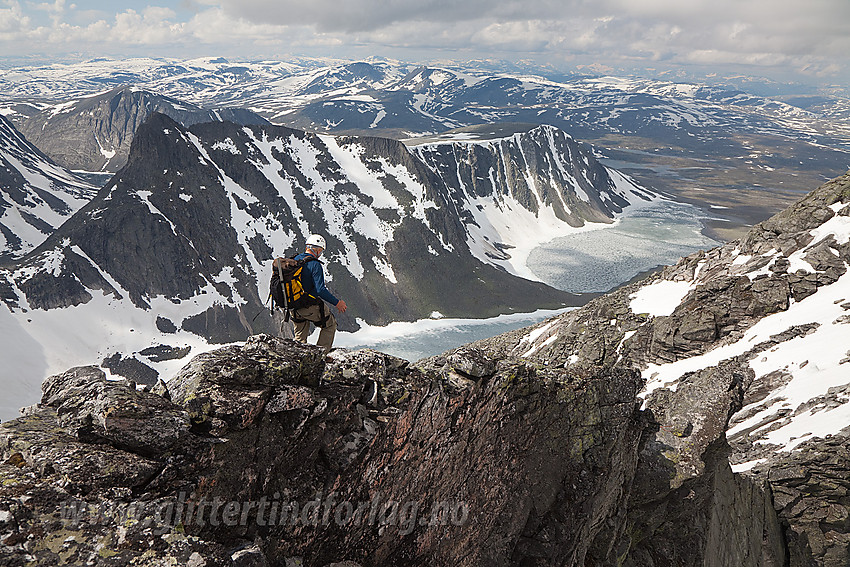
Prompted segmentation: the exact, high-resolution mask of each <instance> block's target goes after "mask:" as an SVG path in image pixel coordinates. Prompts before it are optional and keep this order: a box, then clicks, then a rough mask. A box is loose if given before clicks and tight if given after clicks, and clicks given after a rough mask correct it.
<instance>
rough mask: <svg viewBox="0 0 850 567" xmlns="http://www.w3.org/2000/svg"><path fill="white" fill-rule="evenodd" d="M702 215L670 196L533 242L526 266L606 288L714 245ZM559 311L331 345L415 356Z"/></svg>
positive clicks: (393, 329)
mask: <svg viewBox="0 0 850 567" xmlns="http://www.w3.org/2000/svg"><path fill="white" fill-rule="evenodd" d="M704 218H706V215H705V214H704V213H703V212H702V211H700V210H699V209H697V208H696V207H693V206H691V205H686V204H682V203H675V202H672V201H656V202H653V203H648V204H644V205H641V206H639V207H637V208H634V209H632V210H631V211H629V212H628V214H626V215H625V216H623V217H622V218H621V219H620V220H619V222H618V223H617V224H616V225H614V226H611V227H607V228H604V229H602V230H594V231H588V232H579V233H576V234H573V235H570V236H565V237H561V238H557V239H555V240H553V241H551V242H549V243H547V244H544V245H543V246H541V247H539V248H536V249H535V250H533V251H532V252H531V255H530V256H529V258H528V267H529V268H530V269H531V271H532V272H533V273H534V274H535V275H536V276H537V277H538V278H540V280H542V281H544V282H546V283H548V284H549V285H551V286H553V287H556V288H558V289H562V290H564V291H569V292H573V293H583V292H598V291H608V290H610V289H612V288H614V287H616V286H618V285H620V284H622V283H624V282H627V281H629V280H630V279H632V278H633V277H635V276H636V275H638V274H640V273H642V272H645V271H647V270H651V269H653V268H655V267H657V266H661V265H667V264H672V263H675V262H676V261H677V260H678V259H679V258H681V257H682V256H687V255H688V254H690V253H692V252H695V251H697V250H705V249H708V248H713V247H714V246H717V245H718V244H719V243H718V242H716V241H714V240H712V239H710V238H707V237H706V236H704V235H703V234H702V233H701V231H702V228H703V226H702V223H701V220H700V219H704ZM561 312H563V311H538V312H535V313H525V314H513V315H502V316H499V317H495V318H492V319H440V320H431V319H425V320H422V321H416V322H413V323H393V324H391V325H388V326H386V327H366V328H364V329H363V330H361V331H358V332H356V333H338V334H337V340H336V343H335V344H336V346H341V347H346V348H373V349H375V350H380V351H382V352H386V353H388V354H392V355H394V356H398V357H401V358H405V359H407V360H411V361H414V360H418V359H420V358H424V357H426V356H433V355H435V354H439V353H441V352H445V351H446V350H449V349H451V348H455V347H457V346H460V345H462V344H464V343H468V342H471V341H475V340H478V339H483V338H487V337H492V336H495V335H498V334H501V333H505V332H507V331H512V330H514V329H518V328H520V327H526V326H528V325H532V324H534V323H537V322H539V321H542V320H543V319H546V318H547V317H551V316H552V315H555V314H557V313H561ZM316 336H317V335H316ZM312 342H315V338H314V339H313V340H312Z"/></svg>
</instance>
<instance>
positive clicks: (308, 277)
mask: <svg viewBox="0 0 850 567" xmlns="http://www.w3.org/2000/svg"><path fill="white" fill-rule="evenodd" d="M324 250H325V239H324V237H322V236H321V235H319V234H312V235H310V237H309V238H308V239H307V244H306V248H305V251H304V252H303V253H302V254H298V255H297V256H295V257H294V258H291V259H290V258H278V259H276V260H275V261H274V264H273V266H274V273H273V275H272V296H273V297H275V303H276V304H277V305H278V306H280V307H283V308H284V309H285V310H287V311H288V312H291V313H292V321H293V322H294V323H295V338H296V339H297V340H299V341H301V342H302V343H306V342H307V337H308V336H309V335H310V323H313V324H315V325H316V326H317V327H319V328H320V329H321V331H320V332H319V340H318V342H317V345H318V346H320V347H324V349H325V351H326V352H327V351H330V350H331V347H332V346H333V342H334V335H336V318H335V317H334V315H333V313H331V310H330V308H329V307H327V306H326V305H325V301H327V302H328V303H330V304H331V305H334V306H336V308H337V309H339V312H340V313H345V310H346V309H347V308H348V306H347V305H346V304H345V301H343V300H341V299H337V298H336V297H334V295H333V294H332V293H331V292H330V291H329V290H328V288H327V287H326V286H325V274H324V271H323V269H322V263H321V262H320V261H319V257H320V256H321V255H322V252H324ZM278 274H279V275H278ZM275 280H277V282H276V281H275ZM278 282H282V285H280V283H278ZM276 287H277V290H276V289H275V288H276ZM281 288H282V289H281ZM278 297H280V299H278Z"/></svg>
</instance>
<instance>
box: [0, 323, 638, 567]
mask: <svg viewBox="0 0 850 567" xmlns="http://www.w3.org/2000/svg"><path fill="white" fill-rule="evenodd" d="M453 361H454V362H452V363H449V364H448V365H447V366H446V367H445V368H443V369H436V370H435V369H423V368H416V367H413V366H410V365H409V363H408V362H407V361H403V360H400V359H396V358H393V357H390V356H387V355H384V354H381V353H377V352H373V351H354V352H336V353H334V356H333V360H332V361H331V362H325V357H324V354H323V352H322V351H321V349H318V348H316V347H310V346H305V345H300V344H298V343H295V342H292V341H288V340H283V341H282V340H279V339H274V338H272V337H268V336H265V335H258V336H255V337H252V338H251V339H250V340H249V341H248V342H247V343H244V344H242V345H236V346H230V347H225V348H223V349H220V350H218V351H215V352H211V353H208V354H205V355H200V356H199V357H197V358H195V359H194V360H193V361H192V363H190V364H189V365H187V366H186V367H185V368H184V370H183V371H182V372H181V373H180V374H179V375H178V376H176V377H175V378H174V379H173V380H172V381H170V382H169V383H168V384H167V385H164V384H161V385H159V386H158V387H157V388H154V391H153V392H147V391H142V390H138V389H136V388H135V385H134V384H126V383H120V382H110V381H106V380H105V379H104V377H103V375H102V373H101V372H100V371H99V370H98V369H96V368H92V367H82V368H76V369H73V370H70V371H68V372H66V373H64V374H62V375H58V376H55V377H52V378H51V379H49V380H48V381H46V382H45V384H44V396H43V398H42V402H41V404H39V405H38V406H36V407H33V408H29V409H28V410H27V411H26V414H27V415H25V416H24V417H22V418H19V419H18V420H15V421H12V422H8V423H5V424H3V425H0V453H2V459H3V461H4V462H3V463H2V464H0V478H2V483H0V537H2V542H3V545H2V546H0V560H2V562H3V564H4V565H9V566H14V565H33V564H35V565H59V564H83V563H85V564H91V565H103V566H106V565H125V564H128V563H132V564H134V565H163V564H169V562H171V563H173V562H176V563H178V564H188V565H209V566H212V565H284V564H285V565H301V564H303V565H340V563H339V562H340V561H348V562H349V563H346V565H354V564H355V563H354V562H356V563H357V564H360V565H423V566H424V565H485V564H486V565H517V564H540V565H543V564H565V565H574V564H575V565H577V564H581V562H582V561H583V558H584V557H585V556H586V555H587V554H588V548H589V546H590V543H591V542H592V541H593V538H594V536H595V535H596V534H597V533H598V532H599V531H600V529H601V527H602V526H604V525H606V522H607V521H609V520H610V519H611V518H612V517H615V516H616V515H617V510H618V509H620V508H621V507H622V505H623V503H624V501H625V498H626V496H627V489H626V488H624V487H625V486H626V485H627V482H626V480H627V479H628V478H629V477H630V476H631V474H632V472H633V470H634V468H635V465H636V460H637V454H638V446H639V440H640V437H641V432H642V430H643V429H644V428H645V427H646V423H645V422H644V421H643V420H642V419H641V417H640V414H639V412H638V408H637V404H636V402H635V395H636V393H637V391H638V389H639V388H640V380H639V378H638V376H637V375H636V374H635V373H634V372H630V371H625V370H624V371H615V372H613V373H605V374H604V375H598V376H585V377H577V376H572V375H570V374H568V373H566V372H564V371H560V370H558V371H550V370H546V369H542V368H538V367H535V366H534V365H530V364H526V363H524V362H522V361H519V360H513V361H509V360H503V361H501V362H499V363H498V364H486V363H485V364H484V365H483V366H481V365H480V356H479V355H478V353H476V352H474V351H468V352H466V353H455V355H454V357H453ZM456 374H457V375H462V376H463V380H462V381H458V380H457V379H456V378H455V379H453V378H452V376H453V375H456ZM496 439H498V442H496ZM507 462H511V463H512V465H511V466H510V467H506V466H505V463H507ZM263 502H265V503H267V504H268V506H265V505H263V506H262V507H261V506H260V505H259V504H258V503H263ZM213 503H217V504H215V506H217V508H214V507H213V506H214V504H213ZM231 503H232V504H231ZM249 503H253V505H249ZM311 503H314V504H313V505H312V508H311ZM284 504H285V505H286V507H284ZM203 506H206V508H207V510H206V511H203V508H202V507H203ZM354 506H357V507H358V509H360V510H361V511H360V512H359V514H360V515H359V516H358V515H356V514H355V512H354V511H353V507H354ZM237 508H238V510H237ZM190 510H192V511H190ZM284 510H286V512H285V514H286V516H285V517H284ZM308 510H309V511H308ZM169 514H170V515H169Z"/></svg>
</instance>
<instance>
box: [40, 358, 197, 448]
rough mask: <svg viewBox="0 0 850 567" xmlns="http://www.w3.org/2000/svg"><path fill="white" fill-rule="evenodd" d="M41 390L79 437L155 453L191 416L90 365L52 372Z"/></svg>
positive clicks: (48, 404) (61, 421) (184, 431)
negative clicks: (110, 378) (112, 378)
mask: <svg viewBox="0 0 850 567" xmlns="http://www.w3.org/2000/svg"><path fill="white" fill-rule="evenodd" d="M42 390H43V392H44V395H43V397H42V401H41V405H43V406H45V407H49V408H53V409H55V410H56V415H57V417H58V420H59V424H60V425H61V426H62V427H64V428H65V429H66V430H67V431H68V432H69V433H70V434H71V435H73V436H75V437H76V438H77V439H79V440H81V441H98V440H102V441H106V442H108V443H110V444H112V445H113V446H115V447H117V448H119V449H126V450H128V451H132V452H135V453H138V454H140V455H156V454H160V453H163V452H165V451H167V450H168V449H170V448H171V447H173V446H174V445H175V444H176V443H177V442H178V441H179V440H180V439H181V438H182V437H183V436H185V435H186V434H187V433H188V431H189V416H188V414H187V413H186V412H185V411H184V410H183V409H182V408H179V407H178V406H176V405H174V404H173V403H171V402H169V401H168V400H166V399H164V398H162V397H161V396H158V395H156V394H153V393H149V392H144V391H141V390H138V389H136V387H135V386H134V385H132V384H129V385H128V384H125V383H123V382H117V381H112V380H107V379H106V375H105V374H104V373H103V372H102V371H101V370H100V369H98V368H96V367H93V366H89V367H79V368H74V369H71V370H69V371H67V372H65V373H63V374H59V375H56V376H51V377H50V378H48V379H47V380H45V381H44V383H43V384H42Z"/></svg>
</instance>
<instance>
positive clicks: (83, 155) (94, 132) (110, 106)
mask: <svg viewBox="0 0 850 567" xmlns="http://www.w3.org/2000/svg"><path fill="white" fill-rule="evenodd" d="M153 112H161V113H163V114H166V115H168V116H170V117H172V118H173V119H175V120H177V121H178V122H180V123H181V124H183V125H184V126H191V125H192V124H198V123H200V122H221V121H225V120H227V121H230V122H235V123H237V124H268V123H269V122H268V121H267V120H265V119H264V118H263V117H261V116H259V115H257V114H255V113H253V112H251V111H250V110H245V109H242V108H220V109H215V110H204V109H202V108H200V107H199V106H195V105H192V104H187V103H185V102H181V101H178V100H176V99H173V98H171V97H167V96H163V95H159V94H155V93H152V92H149V91H145V90H142V89H139V88H136V87H118V88H116V89H113V90H111V91H108V92H106V93H103V94H99V95H95V96H92V97H86V98H83V99H80V100H77V101H69V102H67V103H64V104H61V105H58V106H54V107H51V108H48V109H45V110H42V111H40V112H38V113H37V114H34V115H32V116H30V117H29V118H27V120H25V121H22V122H21V123H20V125H19V128H20V130H21V132H22V133H23V134H24V135H25V136H26V137H27V139H28V140H30V141H31V142H32V143H33V144H35V145H36V146H37V147H38V148H39V149H41V150H42V151H43V152H44V153H46V154H47V155H49V156H50V157H51V158H52V159H53V160H54V161H55V162H56V163H58V164H60V165H62V166H63V167H67V168H69V169H80V170H86V171H111V172H115V171H118V170H119V169H121V167H123V166H124V164H125V163H127V155H128V154H129V152H130V143H131V142H132V140H133V135H134V134H135V132H136V129H137V128H138V127H139V126H140V125H141V124H142V122H144V121H145V119H146V118H147V117H148V116H149V115H150V114H151V113H153Z"/></svg>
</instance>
